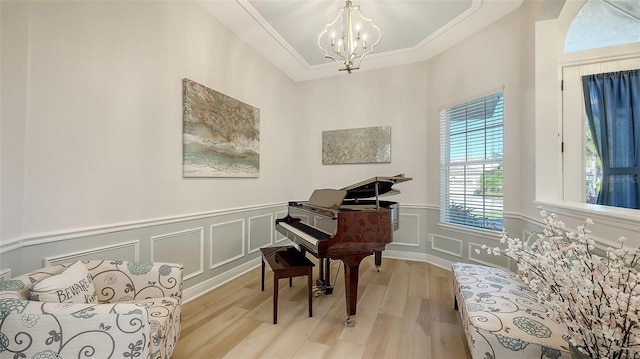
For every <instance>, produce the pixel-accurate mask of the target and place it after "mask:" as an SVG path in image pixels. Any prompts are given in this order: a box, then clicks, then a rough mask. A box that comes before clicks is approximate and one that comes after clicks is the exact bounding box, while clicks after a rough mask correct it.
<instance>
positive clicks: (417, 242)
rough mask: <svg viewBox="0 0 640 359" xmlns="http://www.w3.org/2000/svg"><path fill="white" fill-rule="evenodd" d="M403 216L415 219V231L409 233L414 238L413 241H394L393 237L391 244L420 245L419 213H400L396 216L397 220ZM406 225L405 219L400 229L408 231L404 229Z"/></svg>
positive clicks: (404, 231)
mask: <svg viewBox="0 0 640 359" xmlns="http://www.w3.org/2000/svg"><path fill="white" fill-rule="evenodd" d="M403 217H404V218H408V217H413V218H412V219H415V232H414V233H411V235H412V236H413V238H414V239H415V242H396V241H395V239H394V241H393V242H392V244H393V245H396V246H407V247H420V215H419V214H413V213H407V214H400V215H399V216H398V218H399V220H401V219H402V218H403ZM406 225H407V223H406V220H405V222H403V225H402V226H401V230H402V232H403V233H407V232H408V231H406V230H405V228H406Z"/></svg>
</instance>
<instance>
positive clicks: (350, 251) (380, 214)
mask: <svg viewBox="0 0 640 359" xmlns="http://www.w3.org/2000/svg"><path fill="white" fill-rule="evenodd" d="M411 179H412V178H410V177H405V176H404V175H403V174H400V175H396V176H391V177H373V178H370V179H367V180H364V181H362V182H358V183H356V184H354V185H351V186H347V187H345V188H342V189H339V190H336V189H318V190H315V191H314V192H313V194H312V195H311V197H310V198H309V200H308V201H303V202H289V207H288V213H287V216H286V217H284V218H280V219H277V220H276V229H277V230H278V232H280V233H282V234H284V235H285V236H286V237H287V238H289V239H290V240H291V241H293V242H294V243H296V244H297V245H298V246H299V248H300V250H301V251H302V252H309V253H311V254H312V255H313V256H315V257H316V258H318V259H320V261H319V264H320V266H319V278H318V280H317V281H316V283H317V288H318V292H321V293H324V294H331V293H332V292H333V286H332V284H331V282H330V280H331V271H330V260H331V259H339V260H341V261H342V262H343V263H344V278H345V293H346V304H347V319H346V320H345V325H346V326H349V327H352V326H355V325H356V323H357V321H356V304H357V300H358V271H359V268H360V262H362V260H363V259H364V258H366V257H368V256H370V255H372V254H373V255H375V265H376V269H377V271H380V265H381V262H382V251H383V250H384V249H385V245H386V244H387V243H391V242H392V240H393V231H394V230H396V229H398V226H399V221H398V203H397V202H391V201H383V200H380V198H379V197H380V196H382V195H385V194H387V195H389V194H396V193H399V191H398V190H396V189H394V188H392V187H393V185H394V184H396V183H401V182H406V181H409V180H411Z"/></svg>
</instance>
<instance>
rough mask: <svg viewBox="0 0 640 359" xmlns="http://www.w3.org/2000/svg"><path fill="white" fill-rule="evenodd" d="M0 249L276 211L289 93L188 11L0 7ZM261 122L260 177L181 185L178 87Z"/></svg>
mask: <svg viewBox="0 0 640 359" xmlns="http://www.w3.org/2000/svg"><path fill="white" fill-rule="evenodd" d="M0 6H2V75H3V77H2V100H3V101H2V104H3V106H2V170H3V172H2V178H1V179H2V182H1V183H2V187H1V189H2V192H1V193H2V199H1V206H2V217H1V221H2V222H1V227H2V228H1V232H0V243H5V244H6V243H7V242H11V241H16V240H20V238H24V237H30V236H34V235H38V234H42V233H49V232H55V231H64V230H68V229H71V228H84V227H93V226H101V225H106V224H114V223H127V222H131V221H139V220H149V219H156V218H163V217H169V216H177V215H185V214H193V213H200V212H207V211H213V210H219V209H228V208H235V207H243V206H252V205H256V204H265V203H274V202H280V201H284V200H286V199H287V198H290V197H291V196H292V193H293V191H292V190H291V187H290V185H289V184H288V183H287V182H286V181H282V178H287V177H290V176H289V174H292V173H293V172H294V169H292V167H291V163H292V159H293V154H294V151H293V145H292V143H291V142H289V141H284V140H283V139H286V138H291V137H293V134H292V132H291V131H292V123H293V122H294V121H298V120H299V119H298V118H297V114H296V113H294V112H293V111H292V108H291V106H290V98H291V97H292V96H293V94H294V93H293V90H294V86H293V82H292V81H291V80H289V79H288V78H287V77H286V76H285V75H283V74H282V73H281V72H280V71H279V70H277V69H276V68H275V67H274V66H273V65H271V64H270V63H268V62H267V61H265V60H264V59H263V58H262V57H260V56H258V55H257V53H255V51H253V50H252V49H251V48H250V47H248V46H247V45H245V44H244V43H242V42H240V41H238V40H237V38H236V37H235V36H234V35H233V34H231V33H230V32H229V31H228V30H227V29H226V28H224V27H222V26H221V25H220V24H219V23H218V22H217V21H215V20H214V19H213V18H212V17H211V16H210V15H208V14H207V13H206V12H205V11H203V10H202V9H201V8H200V6H199V5H197V4H196V3H192V2H174V1H171V2H137V1H130V2H113V1H98V2H77V1H70V2H57V1H56V2H32V1H29V2H2V3H1V5H0ZM185 77H187V78H190V79H192V80H194V81H196V82H199V83H202V84H204V85H206V86H208V87H210V88H213V89H215V90H217V91H220V92H222V93H225V94H227V95H229V96H231V97H234V98H236V99H238V100H240V101H243V102H245V103H247V104H249V105H252V106H254V107H257V108H259V109H260V130H261V132H260V137H261V138H260V140H261V146H260V162H261V169H260V177H259V178H250V179H229V178H216V179H186V178H183V177H182V172H181V171H182V168H181V165H182V88H181V86H182V82H181V81H182V79H183V78H185Z"/></svg>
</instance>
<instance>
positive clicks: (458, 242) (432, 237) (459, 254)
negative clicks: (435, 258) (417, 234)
mask: <svg viewBox="0 0 640 359" xmlns="http://www.w3.org/2000/svg"><path fill="white" fill-rule="evenodd" d="M438 239H442V240H444V241H448V242H453V243H456V245H457V246H458V251H457V252H452V251H449V250H447V249H444V248H439V247H438V246H437V244H436V243H437V242H438ZM429 242H431V249H432V250H434V251H436V252H440V253H445V254H448V255H451V256H454V257H458V258H462V255H463V254H462V247H463V241H461V240H459V239H455V238H450V237H445V236H441V235H438V234H433V233H429Z"/></svg>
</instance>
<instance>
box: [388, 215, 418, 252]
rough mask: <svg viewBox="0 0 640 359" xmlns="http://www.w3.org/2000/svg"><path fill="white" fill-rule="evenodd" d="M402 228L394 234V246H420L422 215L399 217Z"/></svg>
mask: <svg viewBox="0 0 640 359" xmlns="http://www.w3.org/2000/svg"><path fill="white" fill-rule="evenodd" d="M399 221H400V228H398V230H397V231H395V232H393V244H394V245H398V246H408V247H419V246H420V215H419V214H402V213H400V215H399Z"/></svg>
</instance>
